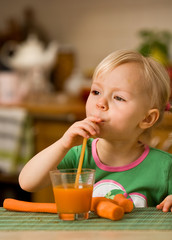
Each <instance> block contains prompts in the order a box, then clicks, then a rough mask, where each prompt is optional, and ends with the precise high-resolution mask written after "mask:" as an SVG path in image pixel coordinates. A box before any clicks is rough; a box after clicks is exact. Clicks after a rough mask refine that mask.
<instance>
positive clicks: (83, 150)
mask: <svg viewBox="0 0 172 240" xmlns="http://www.w3.org/2000/svg"><path fill="white" fill-rule="evenodd" d="M86 144H87V138H84V140H83V144H82V150H81V155H80V159H79V164H78V169H77V174H76V179H75V188H77V187H78V185H79V176H80V174H81V171H82V164H83V160H84V154H85V147H86Z"/></svg>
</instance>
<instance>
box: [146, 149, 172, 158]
mask: <svg viewBox="0 0 172 240" xmlns="http://www.w3.org/2000/svg"><path fill="white" fill-rule="evenodd" d="M150 155H152V156H154V157H158V158H162V159H164V158H166V159H169V160H171V161H172V154H171V153H169V152H165V151H163V150H161V149H157V148H153V147H150Z"/></svg>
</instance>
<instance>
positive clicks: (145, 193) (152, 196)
mask: <svg viewBox="0 0 172 240" xmlns="http://www.w3.org/2000/svg"><path fill="white" fill-rule="evenodd" d="M97 141H98V139H89V140H88V141H87V146H86V151H85V156H84V162H83V168H91V169H95V170H96V175H95V184H94V190H93V197H96V196H106V197H108V198H113V197H114V195H116V194H117V193H123V194H124V195H125V196H126V197H128V198H131V199H132V201H133V202H134V205H135V207H146V206H149V207H151V206H156V205H157V204H159V203H160V202H161V201H162V200H163V199H164V198H165V197H166V196H168V195H170V194H172V155H171V154H170V153H167V152H164V151H161V150H158V149H155V148H151V147H148V146H145V151H144V152H143V154H142V155H141V156H140V157H139V158H138V159H137V160H136V161H134V162H132V163H130V164H128V165H126V166H122V167H110V166H107V165H104V164H103V163H102V162H101V161H100V159H99V157H98V155H97V151H96V143H97ZM81 148H82V146H76V147H73V148H72V149H70V150H69V152H68V153H67V155H66V156H65V157H64V159H63V160H62V161H61V163H60V164H59V165H58V169H62V168H63V169H67V168H77V167H78V162H79V158H80V153H81Z"/></svg>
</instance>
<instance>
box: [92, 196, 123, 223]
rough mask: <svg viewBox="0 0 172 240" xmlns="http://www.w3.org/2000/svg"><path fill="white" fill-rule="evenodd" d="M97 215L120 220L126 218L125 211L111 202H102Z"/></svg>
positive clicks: (98, 206) (97, 208)
mask: <svg viewBox="0 0 172 240" xmlns="http://www.w3.org/2000/svg"><path fill="white" fill-rule="evenodd" d="M96 213H97V215H98V216H100V217H103V218H108V219H111V220H120V219H122V218H123V216H124V209H123V208H122V207H120V206H118V205H117V204H115V203H113V202H111V201H106V200H101V201H100V202H99V203H98V204H97V207H96Z"/></svg>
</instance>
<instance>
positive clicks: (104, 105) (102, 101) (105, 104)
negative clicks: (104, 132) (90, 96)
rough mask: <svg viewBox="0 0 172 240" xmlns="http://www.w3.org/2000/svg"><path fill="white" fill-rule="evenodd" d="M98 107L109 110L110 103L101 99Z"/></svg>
mask: <svg viewBox="0 0 172 240" xmlns="http://www.w3.org/2000/svg"><path fill="white" fill-rule="evenodd" d="M96 107H97V108H98V109H99V110H102V111H107V110H108V103H107V102H106V101H105V100H104V99H99V101H98V102H97V104H96Z"/></svg>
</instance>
